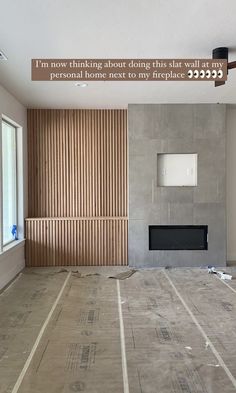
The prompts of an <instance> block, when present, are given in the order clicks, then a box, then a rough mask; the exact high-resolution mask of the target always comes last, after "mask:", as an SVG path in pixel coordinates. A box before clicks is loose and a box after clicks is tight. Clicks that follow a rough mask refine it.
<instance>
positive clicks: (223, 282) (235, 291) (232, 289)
mask: <svg viewBox="0 0 236 393" xmlns="http://www.w3.org/2000/svg"><path fill="white" fill-rule="evenodd" d="M216 278H218V280H220V282H222V284H225V285H226V286H227V287H228V288H229V289H231V291H232V292H234V293H236V290H235V289H234V288H232V287H231V286H230V285H229V284H228V283H227V282H225V281H224V280H222V279H221V278H220V277H218V276H216Z"/></svg>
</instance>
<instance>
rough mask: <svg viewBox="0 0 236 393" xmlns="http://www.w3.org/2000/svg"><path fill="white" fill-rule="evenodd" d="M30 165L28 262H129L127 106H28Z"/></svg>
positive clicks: (64, 263)
mask: <svg viewBox="0 0 236 393" xmlns="http://www.w3.org/2000/svg"><path fill="white" fill-rule="evenodd" d="M28 168H29V169H28V179H29V183H28V189H29V217H30V219H27V221H26V238H27V242H26V249H27V252H26V254H27V255H26V259H27V266H56V265H58V266H61V265H68V264H69V265H114V264H117V265H126V264H127V263H128V261H127V111H126V110H44V109H30V110H28ZM42 218H43V220H41V219H42ZM71 218H73V220H71ZM44 219H45V220H44ZM81 239H82V240H81ZM103 240H105V242H104V241H103ZM91 247H92V248H91Z"/></svg>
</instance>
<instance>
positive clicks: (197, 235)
mask: <svg viewBox="0 0 236 393" xmlns="http://www.w3.org/2000/svg"><path fill="white" fill-rule="evenodd" d="M207 249H208V226H207V225H149V250H207Z"/></svg>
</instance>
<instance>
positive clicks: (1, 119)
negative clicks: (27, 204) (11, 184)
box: [0, 115, 22, 254]
mask: <svg viewBox="0 0 236 393" xmlns="http://www.w3.org/2000/svg"><path fill="white" fill-rule="evenodd" d="M3 122H5V123H8V124H9V125H11V126H12V127H14V128H15V133H16V135H15V141H16V221H17V222H16V225H17V232H18V225H19V199H18V197H19V188H18V182H19V168H18V159H19V157H18V152H19V150H18V149H19V146H18V141H19V136H18V133H19V131H20V130H21V131H22V127H21V126H20V125H19V124H17V123H16V122H15V121H14V120H12V119H10V118H9V117H7V116H5V115H2V116H0V254H1V253H3V252H4V251H5V250H7V249H9V247H11V246H13V245H14V244H15V243H16V242H17V241H16V240H15V239H12V241H9V242H8V243H6V244H4V245H3V170H2V124H3ZM18 238H19V237H18Z"/></svg>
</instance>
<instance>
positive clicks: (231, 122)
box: [226, 105, 236, 261]
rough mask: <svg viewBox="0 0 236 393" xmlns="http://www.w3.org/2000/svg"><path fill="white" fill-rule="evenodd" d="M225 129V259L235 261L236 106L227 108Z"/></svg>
mask: <svg viewBox="0 0 236 393" xmlns="http://www.w3.org/2000/svg"><path fill="white" fill-rule="evenodd" d="M226 129H227V133H226V209H227V259H228V261H236V105H228V106H227V116H226Z"/></svg>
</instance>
